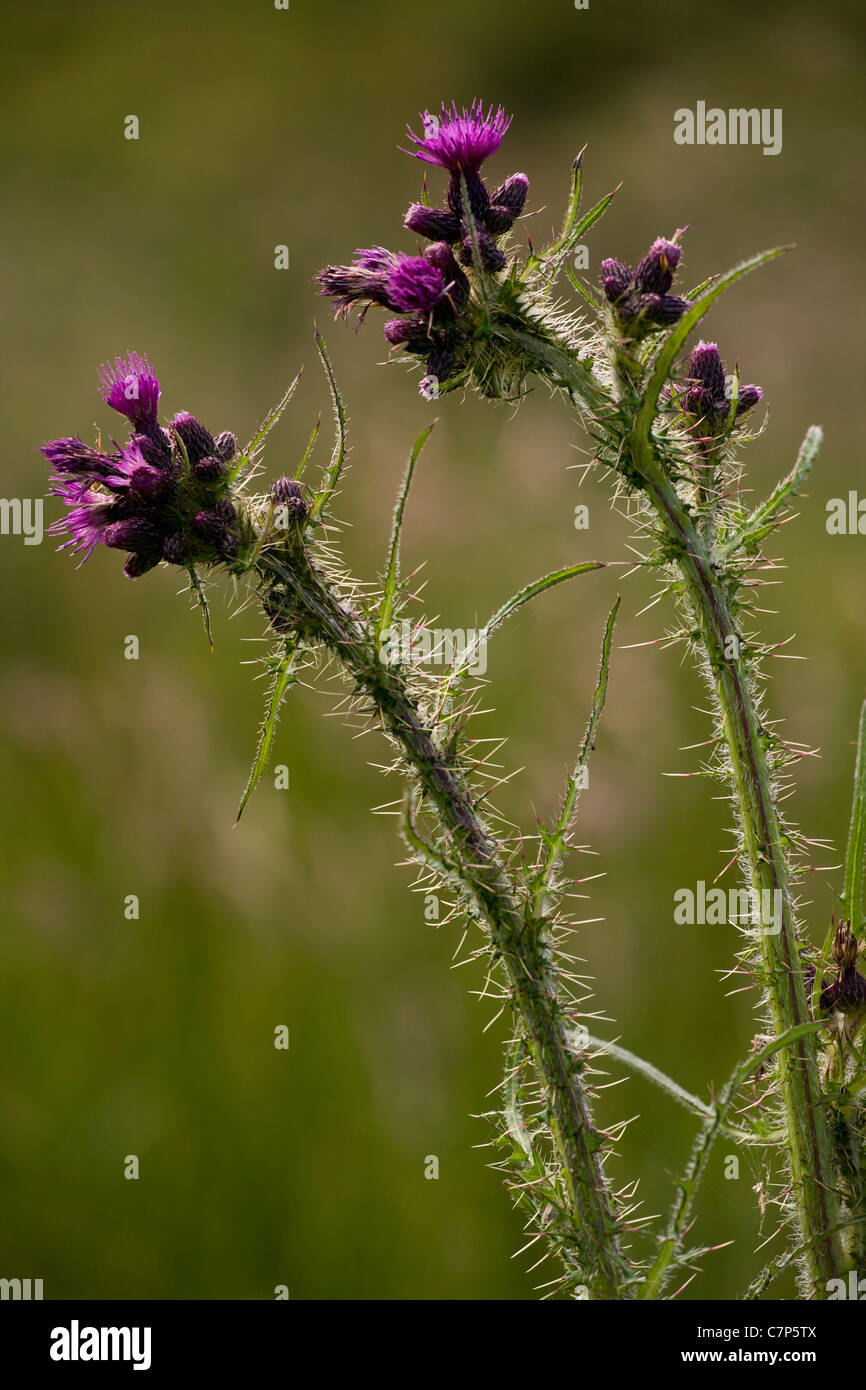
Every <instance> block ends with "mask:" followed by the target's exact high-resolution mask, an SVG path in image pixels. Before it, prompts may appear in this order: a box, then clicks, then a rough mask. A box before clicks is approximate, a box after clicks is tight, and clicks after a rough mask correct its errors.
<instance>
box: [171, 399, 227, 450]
mask: <svg viewBox="0 0 866 1390" xmlns="http://www.w3.org/2000/svg"><path fill="white" fill-rule="evenodd" d="M171 429H172V430H173V431H174V433H175V434H176V436H177V437H178V439H179V440H180V441H181V443H182V444H183V446H184V448H185V449H186V454H187V458H188V459H189V461H190V463H198V461H199V459H203V458H205V457H206V456H207V455H208V454H213V452H214V450H215V448H216V443H215V441H214V437H213V435H212V434H211V433H210V431H209V430H206V429H205V427H204V425H203V424H201V422H200V421H199V420H197V419H196V418H195V416H194V415H190V413H189V411H188V410H182V411H181V412H180V413H179V414H178V415H175V417H174V419H173V420H172V422H171Z"/></svg>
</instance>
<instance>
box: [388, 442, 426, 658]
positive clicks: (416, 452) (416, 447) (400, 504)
mask: <svg viewBox="0 0 866 1390" xmlns="http://www.w3.org/2000/svg"><path fill="white" fill-rule="evenodd" d="M436 423H437V422H436V420H433V421H431V423H430V424H429V425H428V426H427V427H426V429H423V430H422V431H421V433H420V434H419V436H418V438H417V439H416V440H415V443H414V444H413V446H412V452H411V453H410V455H409V461H408V463H407V464H406V471H405V473H404V474H403V481H402V483H401V485H400V492H399V495H398V497H397V505H396V507H395V508H394V524H393V526H392V528H391V545H390V548H389V551H388V568H387V572H386V574H385V587H384V592H383V596H382V607H381V608H380V610H379V621H378V624H377V627H376V638H377V642H378V643H381V641H382V635H383V633H384V632H385V631H386V630H387V628H388V627H389V625H390V623H391V616H392V614H393V611H394V600H395V598H396V596H397V584H398V581H399V577H400V574H399V570H400V536H401V534H402V530H403V515H404V512H405V510H406V499H407V497H408V496H409V489H410V487H411V486H412V476H413V474H414V472H415V464H416V463H417V462H418V459H419V456H420V454H421V450H422V449H423V448H424V445H425V444H426V443H427V440H428V439H429V438H430V435H431V434H432V433H433V430H434V429H435V427H436Z"/></svg>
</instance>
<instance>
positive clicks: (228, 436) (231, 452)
mask: <svg viewBox="0 0 866 1390" xmlns="http://www.w3.org/2000/svg"><path fill="white" fill-rule="evenodd" d="M214 444H215V445H216V451H217V454H218V455H219V457H220V458H221V459H224V460H225V462H226V463H231V461H232V459H233V458H234V456H235V454H236V453H237V451H238V441H237V439H236V437H235V436H234V435H233V434H232V432H231V430H223V431H222V433H221V434H218V435H217V437H216V439H215V440H214Z"/></svg>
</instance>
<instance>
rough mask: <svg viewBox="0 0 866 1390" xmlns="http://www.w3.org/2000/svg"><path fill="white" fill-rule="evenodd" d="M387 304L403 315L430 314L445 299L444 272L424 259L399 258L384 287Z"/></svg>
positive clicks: (421, 257) (417, 257)
mask: <svg viewBox="0 0 866 1390" xmlns="http://www.w3.org/2000/svg"><path fill="white" fill-rule="evenodd" d="M385 293H386V296H387V299H388V305H389V307H390V308H392V309H399V310H400V311H401V312H403V313H430V312H431V311H432V310H433V309H435V308H436V305H437V304H439V303H440V301H441V300H442V299H444V297H445V282H444V280H443V278H442V271H441V270H440V269H439V267H438V266H437V265H433V264H432V263H431V262H430V261H429V260H427V258H426V257H425V256H400V257H398V259H397V263H396V265H394V267H393V269H392V270H391V272H390V274H389V275H388V279H387V283H386V286H385Z"/></svg>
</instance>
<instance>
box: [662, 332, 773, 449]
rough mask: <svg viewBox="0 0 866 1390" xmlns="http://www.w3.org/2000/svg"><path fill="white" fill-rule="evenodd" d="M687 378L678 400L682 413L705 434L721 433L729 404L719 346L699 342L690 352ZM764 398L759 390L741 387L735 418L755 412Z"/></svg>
mask: <svg viewBox="0 0 866 1390" xmlns="http://www.w3.org/2000/svg"><path fill="white" fill-rule="evenodd" d="M686 374H687V376H688V379H689V383H690V384H689V386H688V388H687V389H686V390H685V391H684V392H683V393H682V395H681V397H680V408H681V410H683V411H684V413H685V414H686V415H691V416H692V418H693V419H694V420H696V421H701V422H703V423H704V424H705V425H706V427H707V429H708V430H715V429H720V428H721V427H722V426H723V425H724V424H725V422H726V421H727V419H728V416H729V415H730V413H731V401H730V392H729V391H728V387H727V382H726V379H725V364H724V362H723V361H722V355H721V353H720V352H719V349H718V346H717V345H716V344H715V343H705V342H703V341H701V342H699V343H698V344H697V346H696V347H694V348H693V349H692V354H691V357H690V358H689V362H688V366H687V368H686ZM763 394H764V393H763V391H762V390H761V388H760V386H753V385H748V386H740V387H739V389H738V391H737V413H736V418H737V419H739V417H740V416H741V415H745V413H746V411H747V410H754V408H755V406H756V405H757V404H758V402H759V401H760V400H761V398H762V397H763Z"/></svg>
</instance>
